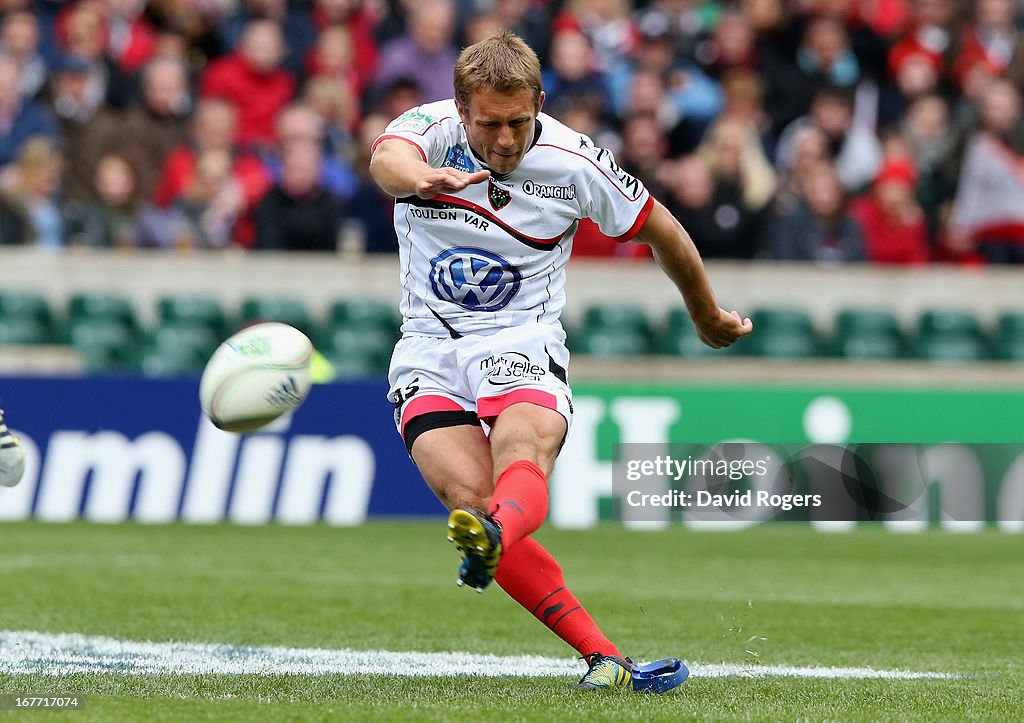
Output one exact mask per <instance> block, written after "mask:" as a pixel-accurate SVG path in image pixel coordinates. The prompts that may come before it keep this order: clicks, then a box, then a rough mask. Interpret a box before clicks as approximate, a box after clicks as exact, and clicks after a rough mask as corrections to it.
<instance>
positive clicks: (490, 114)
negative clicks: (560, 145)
mask: <svg viewBox="0 0 1024 723" xmlns="http://www.w3.org/2000/svg"><path fill="white" fill-rule="evenodd" d="M540 102H541V104H543V103H544V94H543V93H541V94H540ZM539 110H540V108H537V107H534V102H533V91H531V90H529V89H525V88H524V89H523V90H517V91H514V92H512V93H499V92H498V91H495V90H489V89H488V90H480V91H477V92H476V93H474V94H473V95H472V96H471V97H470V99H469V107H468V108H462V107H461V106H460V107H459V115H460V116H461V117H462V124H463V125H464V126H465V127H466V135H467V136H468V137H469V145H470V146H471V147H472V148H473V150H474V151H476V153H477V155H478V156H480V157H481V158H483V159H484V161H486V163H487V165H488V166H489V167H490V168H491V170H492V171H495V172H496V173H511V172H512V171H514V170H516V168H518V167H519V164H520V163H521V162H522V160H523V156H524V155H525V154H526V151H527V150H528V149H529V148H530V143H531V142H532V141H533V127H534V122H535V121H536V120H537V113H538V112H539Z"/></svg>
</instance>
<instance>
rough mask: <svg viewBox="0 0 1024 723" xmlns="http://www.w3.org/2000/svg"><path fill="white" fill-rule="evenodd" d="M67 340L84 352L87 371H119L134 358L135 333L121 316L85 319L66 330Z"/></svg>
mask: <svg viewBox="0 0 1024 723" xmlns="http://www.w3.org/2000/svg"><path fill="white" fill-rule="evenodd" d="M67 337H68V341H69V342H70V343H71V345H72V346H74V347H75V348H76V349H77V350H78V352H79V353H80V354H81V355H82V360H83V362H84V363H85V368H86V369H87V370H88V371H94V372H104V371H120V370H127V369H129V368H131V366H132V365H133V362H134V361H135V353H136V338H135V334H134V332H133V331H132V329H130V328H129V327H128V326H127V325H126V324H124V323H123V321H122V320H120V319H118V318H113V317H112V318H109V319H91V318H82V319H78V320H75V321H72V322H70V323H69V324H68V329H67Z"/></svg>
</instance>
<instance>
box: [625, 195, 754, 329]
mask: <svg viewBox="0 0 1024 723" xmlns="http://www.w3.org/2000/svg"><path fill="white" fill-rule="evenodd" d="M633 240H634V241H638V242H640V243H644V244H647V245H648V246H650V247H651V251H653V252H654V260H655V261H656V262H657V263H658V266H660V267H661V270H662V271H664V272H665V274H666V275H667V276H668V277H669V278H670V279H672V282H673V283H674V284H675V285H676V287H677V288H678V289H679V291H680V293H681V294H682V295H683V301H685V302H686V308H687V310H688V311H689V312H690V318H692V319H693V323H694V326H695V327H696V328H697V336H698V337H699V338H700V340H701V341H702V342H704V343H705V344H707V345H708V346H710V347H712V348H714V349H721V348H722V347H726V346H729V345H730V344H732V343H733V342H735V341H736V340H737V339H739V338H740V337H743V336H746V335H747V334H749V333H750V332H751V331H752V330H753V328H754V325H753V324H752V323H751V321H750V319H741V318H740V315H739V313H738V312H736V311H726V310H725V309H723V308H721V307H720V306H719V305H718V301H717V300H716V299H715V292H714V290H713V289H712V288H711V281H710V280H709V279H708V275H707V272H706V271H705V270H704V262H703V261H701V258H700V253H698V251H697V247H696V246H694V245H693V239H691V238H690V235H689V234H688V233H687V232H686V229H684V228H683V226H682V224H680V223H679V221H677V220H676V219H675V217H673V216H672V214H671V213H669V211H668V209H667V208H665V207H664V206H663V205H662V204H661V203H659V202H658V201H654V206H653V207H652V209H651V213H650V215H649V216H648V217H647V220H646V221H645V222H644V225H643V226H641V227H640V231H639V232H638V233H637V235H636V237H635V238H634V239H633Z"/></svg>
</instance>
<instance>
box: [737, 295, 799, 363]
mask: <svg viewBox="0 0 1024 723" xmlns="http://www.w3.org/2000/svg"><path fill="white" fill-rule="evenodd" d="M750 319H751V321H752V322H753V323H754V329H756V330H757V333H756V334H752V335H750V336H749V337H746V338H744V339H741V340H740V341H739V342H738V343H737V344H736V348H737V351H738V352H739V353H741V354H747V355H749V356H762V357H811V356H816V355H817V354H818V353H819V349H818V341H817V337H816V336H815V333H814V325H813V324H812V322H811V317H810V314H808V313H807V312H806V311H804V310H803V309H797V308H792V307H762V308H759V309H755V310H754V312H753V313H752V314H751V315H750Z"/></svg>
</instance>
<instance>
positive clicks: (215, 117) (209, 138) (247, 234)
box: [153, 98, 273, 245]
mask: <svg viewBox="0 0 1024 723" xmlns="http://www.w3.org/2000/svg"><path fill="white" fill-rule="evenodd" d="M237 125H238V123H237V113H236V112H235V107H234V106H233V105H232V104H231V103H230V102H228V101H225V100H220V99H218V98H206V99H204V100H201V101H200V102H199V104H198V106H197V107H196V112H195V115H194V117H193V119H192V125H191V128H190V139H189V142H188V143H186V144H183V145H180V146H178V147H176V148H175V149H174V150H173V151H171V153H170V155H169V156H168V157H167V161H166V162H165V163H164V167H163V174H162V175H161V178H160V185H159V186H158V187H157V189H156V193H155V194H154V196H153V200H154V201H155V202H156V204H157V205H158V206H160V207H163V208H167V207H171V206H173V205H175V203H177V202H179V201H181V200H182V199H186V198H187V197H189V195H190V194H191V193H192V191H193V189H194V188H195V186H196V184H197V183H198V181H197V180H196V179H197V174H198V173H199V159H200V158H201V157H202V156H203V154H204V153H207V152H213V151H218V152H223V153H224V154H225V155H226V156H227V157H228V158H230V159H231V163H230V168H229V171H228V175H229V176H230V178H231V181H232V185H233V186H234V187H235V188H236V189H237V190H238V195H239V197H240V199H241V203H240V207H239V210H238V221H237V222H236V224H235V229H234V233H235V235H236V236H237V238H238V241H239V242H240V243H241V244H242V245H250V244H251V243H252V241H253V239H254V237H255V234H254V230H253V226H252V217H251V212H252V209H253V208H255V207H256V204H257V203H258V202H259V200H260V199H261V198H262V197H263V195H264V194H265V193H266V192H267V191H268V190H269V189H270V187H271V185H272V184H273V180H272V178H271V176H270V173H269V171H267V170H266V169H265V168H264V166H263V163H262V162H261V161H260V159H259V158H258V157H257V156H256V155H255V154H252V153H246V152H240V151H239V150H238V147H237V143H236V136H237Z"/></svg>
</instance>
